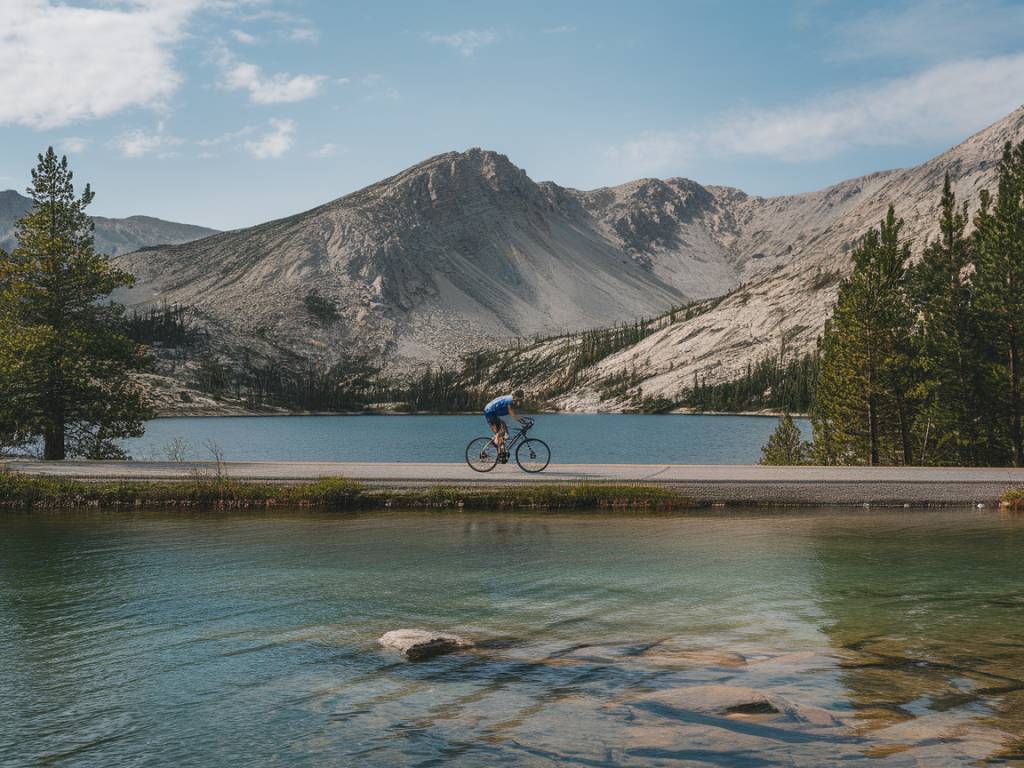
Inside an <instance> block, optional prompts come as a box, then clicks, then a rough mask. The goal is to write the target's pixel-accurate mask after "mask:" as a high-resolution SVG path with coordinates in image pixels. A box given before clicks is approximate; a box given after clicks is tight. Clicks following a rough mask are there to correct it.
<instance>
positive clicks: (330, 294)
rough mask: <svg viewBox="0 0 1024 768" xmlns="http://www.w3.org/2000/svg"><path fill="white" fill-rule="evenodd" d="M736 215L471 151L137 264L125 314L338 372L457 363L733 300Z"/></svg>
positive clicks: (639, 185) (675, 189) (662, 192)
mask: <svg viewBox="0 0 1024 768" xmlns="http://www.w3.org/2000/svg"><path fill="white" fill-rule="evenodd" d="M722 215H723V212H722V211H720V210H719V209H718V207H717V205H716V202H715V199H714V198H713V196H711V195H710V194H708V193H707V191H706V190H704V189H703V188H702V187H700V186H699V185H697V184H694V183H693V182H689V181H685V180H670V181H667V182H663V181H657V180H647V181H643V182H635V183H633V184H628V185H624V186H623V187H618V188H615V189H608V190H598V191H595V192H586V193H583V192H577V191H575V190H570V189H564V188H562V187H559V186H557V185H555V184H551V183H541V184H538V183H536V182H534V181H533V180H532V179H530V177H529V176H527V174H526V173H525V171H523V170H521V169H520V168H517V167H516V166H515V165H513V164H512V163H511V162H510V161H509V160H508V158H506V157H505V156H504V155H500V154H498V153H495V152H488V151H484V150H480V149H472V150H469V151H467V152H462V153H455V152H452V153H448V154H444V155H439V156H437V157H434V158H431V159H429V160H427V161H425V162H423V163H420V164H418V165H416V166H413V167H412V168H409V169H408V170H406V171H403V172H402V173H399V174H397V175H396V176H393V177H391V178H388V179H385V180H384V181H381V182H379V183H377V184H374V185H372V186H370V187H367V188H366V189H363V190H360V191H358V192H355V193H353V194H350V195H347V196H345V197H342V198H339V199H338V200H334V201H333V202H330V203H327V204H326V205H323V206H320V207H319V208H315V209H313V210H311V211H307V212H305V213H300V214H298V215H296V216H292V217H290V218H286V219H281V220H278V221H272V222H269V223H266V224H262V225H259V226H256V227H252V228H249V229H242V230H237V231H233V232H226V233H223V234H219V235H216V236H213V237H209V238H206V239H203V240H200V241H197V242H193V243H189V244H186V245H179V246H175V247H166V248H158V249H146V250H144V251H140V252H136V253H133V254H128V255H125V256H123V257H121V258H120V259H119V262H120V264H121V266H123V267H125V268H126V269H129V270H130V271H132V272H133V273H134V274H135V275H136V276H137V277H138V278H139V283H138V287H137V288H136V289H135V290H134V291H132V292H131V293H130V294H126V295H125V296H124V297H122V298H123V299H124V300H126V301H129V302H134V303H139V302H141V303H146V302H158V301H168V302H172V303H173V302H176V303H178V304H181V305H186V306H189V307H192V308H193V309H194V310H195V311H196V312H197V313H198V314H199V316H200V318H201V320H202V322H204V323H205V324H206V325H207V326H208V327H212V328H215V329H219V331H218V332H222V333H223V338H226V339H231V338H245V339H252V340H253V344H254V345H256V346H260V347H261V348H263V349H270V348H277V349H280V350H287V351H289V352H299V353H301V354H304V355H307V356H314V357H317V358H322V359H324V360H326V361H327V362H332V361H334V360H337V359H339V358H341V357H343V356H345V355H349V354H352V353H363V354H371V355H373V356H374V357H376V358H378V359H379V358H385V359H386V361H387V362H388V363H389V365H390V366H391V367H393V368H402V367H403V366H408V365H413V364H417V363H423V362H425V361H447V362H454V361H455V360H456V356H457V354H459V353H462V352H467V351H471V350H474V349H477V348H479V347H480V346H481V345H488V344H495V343H504V342H507V340H508V339H509V338H512V337H522V336H528V335H532V334H545V335H547V334H551V333H553V332H557V331H561V330H564V329H572V328H581V327H589V326H595V325H604V324H608V323H613V322H617V321H620V320H627V319H632V318H634V317H637V316H639V315H652V314H656V313H658V312H660V311H662V310H664V308H665V307H668V306H670V305H672V304H679V303H681V302H684V301H686V300H688V299H692V298H699V297H704V296H710V295H714V294H717V293H721V292H722V291H724V290H727V289H728V288H730V287H731V286H733V285H734V284H735V283H736V280H737V272H736V265H735V264H734V263H733V261H732V257H731V255H730V253H729V252H728V249H727V248H725V247H724V246H723V245H722V244H721V243H720V242H718V240H717V239H715V238H714V237H712V236H711V235H710V234H709V232H711V231H712V230H714V229H715V227H717V226H718V225H719V219H720V218H721V217H722Z"/></svg>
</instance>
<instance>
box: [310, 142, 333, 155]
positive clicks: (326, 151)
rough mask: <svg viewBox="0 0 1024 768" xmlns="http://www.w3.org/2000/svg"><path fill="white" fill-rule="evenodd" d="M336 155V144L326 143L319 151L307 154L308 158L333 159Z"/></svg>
mask: <svg viewBox="0 0 1024 768" xmlns="http://www.w3.org/2000/svg"><path fill="white" fill-rule="evenodd" d="M336 154H338V146H337V145H336V144H331V143H327V144H324V145H323V146H322V147H320V149H317V150H314V151H313V152H310V153H309V156H310V157H334V156H335V155H336Z"/></svg>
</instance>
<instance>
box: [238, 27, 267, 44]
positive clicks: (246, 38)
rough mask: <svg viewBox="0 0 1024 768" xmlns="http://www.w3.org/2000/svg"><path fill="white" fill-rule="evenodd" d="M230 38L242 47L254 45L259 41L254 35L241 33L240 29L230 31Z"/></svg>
mask: <svg viewBox="0 0 1024 768" xmlns="http://www.w3.org/2000/svg"><path fill="white" fill-rule="evenodd" d="M231 37H233V38H234V39H235V41H236V42H239V43H241V44H242V45H254V44H255V43H258V42H259V41H260V39H259V38H258V37H256V35H250V34H249V33H248V32H243V31H242V30H240V29H232V30H231Z"/></svg>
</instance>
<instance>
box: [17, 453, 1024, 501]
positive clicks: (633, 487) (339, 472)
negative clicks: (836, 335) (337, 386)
mask: <svg viewBox="0 0 1024 768" xmlns="http://www.w3.org/2000/svg"><path fill="white" fill-rule="evenodd" d="M325 484H326V485H327V486H329V487H331V488H333V489H334V491H337V490H338V489H339V488H346V489H348V490H349V491H351V490H352V489H354V488H358V489H360V490H359V493H360V494H362V498H364V499H368V498H370V497H371V496H373V497H375V498H380V499H384V500H385V501H388V502H390V503H393V504H402V503H406V501H407V500H409V499H413V500H415V499H418V498H421V497H422V498H428V499H436V498H437V495H438V494H440V495H441V496H442V497H444V498H445V499H447V500H448V503H452V504H455V503H456V502H458V501H463V502H465V501H466V500H467V499H468V500H470V503H473V500H477V501H480V503H484V502H483V501H482V500H484V499H486V500H487V503H488V504H492V505H495V506H498V507H501V506H503V505H506V504H508V503H513V504H515V503H518V502H516V501H515V500H516V499H520V497H521V496H522V495H523V494H525V495H526V496H525V497H526V498H528V499H530V501H529V502H528V503H529V504H530V505H535V504H538V503H540V502H538V501H537V499H538V498H541V497H543V498H544V499H546V501H544V502H543V503H544V504H556V505H557V504H561V503H571V504H578V503H580V502H579V498H578V496H579V493H580V491H581V489H585V490H586V493H587V494H588V496H587V498H588V499H589V501H588V502H587V504H588V505H590V506H601V505H602V504H612V503H617V502H621V501H623V500H627V501H628V500H633V501H635V500H638V499H642V500H646V501H651V500H652V499H655V498H657V499H661V500H666V501H669V500H670V501H671V503H672V504H675V505H677V506H680V505H682V506H686V507H695V506H696V507H700V506H732V505H735V506H749V505H754V506H764V507H798V506H862V507H877V506H888V507H905V508H924V507H936V506H961V507H965V508H966V507H994V506H996V505H998V504H999V503H1000V501H1001V500H1004V499H1006V500H1008V501H1010V502H1012V504H1013V505H1014V508H1020V507H1021V506H1024V469H1005V468H948V467H813V466H800V467H771V466H762V465H740V464H718V465H686V464H560V465H559V464H555V465H552V466H551V467H549V468H548V469H547V470H546V471H544V472H542V473H540V474H527V473H525V472H521V471H519V470H518V469H517V468H515V467H513V466H499V467H498V468H497V469H495V470H494V471H493V472H490V473H486V474H482V473H478V472H474V471H472V470H471V469H470V468H469V467H468V466H466V465H465V464H462V463H429V462H404V463H399V462H326V461H319V462H316V461H313V462H286V461H248V462H244V461H239V462H231V461H229V462H169V461H163V462H161V461H151V462H146V461H65V462H43V461H34V460H27V459H14V460H5V461H0V504H2V503H3V502H4V500H9V499H11V498H22V497H25V498H28V497H32V498H45V497H46V496H47V494H50V493H51V492H55V493H56V494H57V497H58V498H59V499H61V500H63V501H67V502H71V501H73V500H74V499H76V498H81V499H82V500H83V501H82V503H86V504H88V503H93V502H94V501H96V500H97V498H99V497H98V496H97V494H100V496H102V495H103V494H104V493H106V494H108V495H109V496H110V498H115V499H122V498H125V497H126V495H127V497H130V498H132V499H145V498H149V497H150V496H151V495H152V494H156V496H157V497H158V498H160V499H162V500H164V501H167V500H171V499H174V498H176V497H175V493H177V492H178V491H177V490H173V489H178V490H180V489H183V488H188V487H190V486H191V487H194V488H195V489H197V490H195V492H191V491H190V492H189V493H188V494H186V498H193V497H195V496H196V493H198V494H199V495H200V496H202V497H203V498H207V497H208V496H209V494H210V493H212V492H213V489H216V488H220V489H221V490H224V489H228V488H230V489H231V493H232V494H234V496H232V497H231V498H235V499H237V500H239V501H244V500H246V499H250V500H254V499H255V497H254V494H255V495H256V496H258V497H259V498H262V499H263V500H264V501H274V502H275V503H278V502H280V501H281V499H280V498H279V496H280V494H282V493H283V494H285V500H287V499H288V498H290V499H291V500H293V501H298V502H303V503H304V502H305V501H307V500H308V495H309V494H311V493H312V494H314V495H315V494H316V493H319V491H316V490H315V489H316V488H317V487H318V486H322V485H325ZM332 484H333V485H332ZM33 488H35V489H36V490H37V491H38V493H40V494H42V496H38V494H36V491H33V490H32V489H33ZM5 489H6V490H5ZM271 489H277V490H276V491H272V490H271ZM101 491H102V493H101ZM334 491H332V492H334ZM26 494H28V496H26ZM33 494H36V495H33ZM132 494H135V495H134V496H133V495H132ZM261 494H262V495H261ZM408 494H412V496H408ZM104 498H105V497H104ZM213 498H216V499H221V500H223V498H224V497H223V495H220V496H217V495H215V496H214V497H213ZM510 500H511V501H510ZM97 503H99V502H97ZM374 503H376V502H374ZM417 503H419V502H417Z"/></svg>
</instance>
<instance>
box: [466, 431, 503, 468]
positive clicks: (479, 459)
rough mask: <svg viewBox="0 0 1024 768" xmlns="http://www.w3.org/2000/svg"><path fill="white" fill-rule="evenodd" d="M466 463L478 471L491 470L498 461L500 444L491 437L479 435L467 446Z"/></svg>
mask: <svg viewBox="0 0 1024 768" xmlns="http://www.w3.org/2000/svg"><path fill="white" fill-rule="evenodd" d="M466 463H467V464H469V467H470V469H474V470H476V471H477V472H490V471H491V470H492V469H494V467H495V465H496V464H497V463H498V446H496V445H495V444H494V440H493V439H492V438H490V437H478V438H476V439H475V440H472V441H470V443H469V445H467V446H466Z"/></svg>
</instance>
